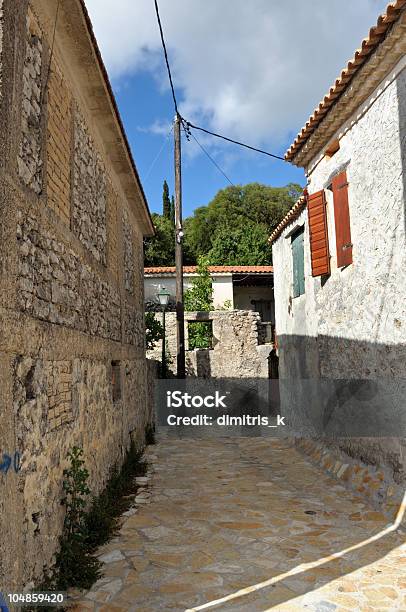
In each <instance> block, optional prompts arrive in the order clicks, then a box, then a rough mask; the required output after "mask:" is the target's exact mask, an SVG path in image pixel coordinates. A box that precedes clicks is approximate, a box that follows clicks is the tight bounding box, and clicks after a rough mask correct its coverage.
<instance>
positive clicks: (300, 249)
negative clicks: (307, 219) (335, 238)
mask: <svg viewBox="0 0 406 612" xmlns="http://www.w3.org/2000/svg"><path fill="white" fill-rule="evenodd" d="M292 259H293V297H298V296H299V295H303V293H304V292H305V274H304V228H303V227H301V228H300V230H298V231H297V232H295V233H294V234H293V235H292Z"/></svg>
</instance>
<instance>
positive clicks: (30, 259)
mask: <svg viewBox="0 0 406 612" xmlns="http://www.w3.org/2000/svg"><path fill="white" fill-rule="evenodd" d="M53 41H54V44H53ZM0 216H1V224H0V258H1V267H0V390H1V391H0V392H1V402H0V406H1V417H0V452H1V453H2V460H1V461H2V463H1V471H0V488H1V494H0V516H1V527H0V577H1V580H0V582H1V584H2V585H4V586H5V585H7V586H8V587H10V588H13V587H15V588H16V589H17V590H20V589H21V588H22V587H23V586H24V585H27V584H29V583H30V582H34V583H37V582H38V581H39V579H40V578H41V574H42V571H43V568H44V567H47V566H50V565H52V563H53V560H54V554H55V551H56V550H57V546H58V536H59V535H60V533H61V529H62V525H63V513H64V508H63V506H61V503H60V500H61V495H62V480H63V475H62V472H63V469H64V468H65V467H66V456H67V452H68V450H70V449H71V448H72V447H73V446H74V445H78V446H81V447H83V449H84V458H85V461H86V467H87V468H88V469H89V472H90V480H89V484H90V487H91V490H92V493H94V494H97V493H98V492H99V491H100V490H101V489H102V488H103V486H104V484H105V483H106V480H107V478H108V476H109V473H110V470H111V468H112V466H113V464H120V462H121V461H122V459H123V456H124V453H125V450H126V449H127V448H128V447H129V445H130V441H131V440H134V442H135V443H136V444H137V445H139V446H140V445H142V444H143V443H144V434H145V428H146V426H147V424H148V422H149V419H150V414H149V410H150V408H149V404H148V394H147V368H148V366H147V362H146V359H145V333H144V297H143V252H142V244H143V237H144V236H147V235H151V234H152V233H153V226H152V223H151V219H150V215H149V211H148V207H147V202H146V200H145V196H144V193H143V190H142V186H141V183H140V180H139V177H138V174H137V170H136V168H135V165H134V161H133V159H132V157H131V152H130V149H129V145H128V142H127V140H126V136H125V133H124V130H123V126H122V123H121V120H120V116H119V113H118V110H117V107H116V103H115V100H114V97H113V93H112V90H111V87H110V85H109V81H108V77H107V74H106V71H105V68H104V66H103V63H102V60H101V56H100V53H99V51H98V48H97V44H96V41H95V38H94V35H93V32H92V28H91V24H90V21H89V17H88V14H87V12H86V8H85V5H84V2H83V1H82V0H64V1H63V2H60V3H59V6H58V3H57V2H55V0H29V1H28V0H19V1H18V2H16V1H15V0H0Z"/></svg>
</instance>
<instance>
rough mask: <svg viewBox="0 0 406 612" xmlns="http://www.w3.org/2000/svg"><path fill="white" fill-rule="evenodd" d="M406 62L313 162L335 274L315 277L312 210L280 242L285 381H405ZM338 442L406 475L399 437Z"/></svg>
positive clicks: (312, 180)
mask: <svg viewBox="0 0 406 612" xmlns="http://www.w3.org/2000/svg"><path fill="white" fill-rule="evenodd" d="M404 64H405V62H403V64H401V65H399V66H397V67H395V68H394V70H393V71H392V72H391V74H390V75H389V76H388V78H387V79H385V80H384V81H383V82H382V83H381V84H380V85H379V87H378V88H377V89H376V91H375V92H374V93H373V94H372V96H371V97H370V98H369V99H368V100H367V101H366V102H365V103H364V104H363V105H362V108H359V109H358V110H357V112H356V113H355V114H354V115H353V117H351V118H350V119H349V120H348V122H347V123H346V124H345V125H343V126H342V127H341V128H340V130H339V131H338V132H337V134H336V135H335V138H338V137H339V138H340V149H339V150H338V151H337V152H336V153H335V155H334V156H332V157H328V156H324V157H320V155H319V154H318V155H317V157H316V158H315V159H314V160H313V161H312V163H311V164H310V165H309V168H307V171H308V174H309V187H308V189H309V193H314V192H316V191H318V190H320V189H325V193H326V197H327V219H328V234H329V247H330V254H331V259H330V263H331V274H330V275H329V276H328V277H325V278H320V277H316V278H314V277H312V274H311V262H310V249H309V228H308V217H307V210H304V211H303V212H302V214H301V215H300V217H299V218H298V219H297V220H296V221H294V222H293V223H291V224H290V225H289V226H288V227H287V228H286V229H285V230H284V232H283V233H282V235H281V236H280V237H279V238H278V240H277V241H276V243H275V244H274V246H273V261H274V270H275V303H276V328H277V334H278V343H279V355H280V364H279V365H280V375H281V377H282V378H293V379H295V380H297V381H300V379H307V378H312V377H314V378H318V377H322V378H328V379H348V378H358V379H374V378H375V379H380V380H385V379H393V378H405V374H406V367H405V363H406V339H405V331H404V330H405V326H406V306H405V300H404V295H405V292H406V280H405V279H406V276H405V274H402V273H401V271H402V270H404V269H405V266H406V251H405V241H406V239H405V191H404V177H405V176H406V168H405V167H404V165H403V164H402V146H401V143H404V142H405V139H406V131H405V123H404V122H403V123H402V121H401V116H402V114H403V115H404V113H405V110H404V109H405V108H406V98H405V96H404V95H403V96H399V91H403V92H405V91H406V69H405V67H404ZM343 168H346V172H347V178H348V183H349V186H348V189H349V209H350V223H351V239H352V243H353V249H352V251H353V263H352V264H351V265H349V266H347V267H345V268H338V267H337V260H336V244H335V223H334V204H333V196H332V192H331V191H330V190H329V189H328V186H329V185H330V183H331V179H332V176H334V174H335V173H337V172H338V171H340V170H342V169H343ZM300 225H304V229H305V237H304V242H305V294H304V295H302V296H300V297H296V298H294V297H293V292H292V254H291V245H290V238H289V236H290V234H291V232H292V231H293V230H294V229H295V227H297V226H300ZM304 397H306V396H305V395H304ZM307 401H309V402H310V401H311V400H310V399H309V398H308V400H307ZM312 401H316V398H313V400H312ZM377 434H379V432H377ZM330 443H331V444H332V442H330ZM339 446H340V448H341V449H344V450H345V451H346V452H347V453H348V454H350V455H351V456H353V457H357V458H362V459H363V460H365V461H367V462H369V463H372V464H376V465H384V464H387V465H389V466H390V467H391V469H392V472H393V474H394V477H395V478H396V479H397V480H399V479H403V480H404V479H406V464H405V460H404V458H403V457H404V456H405V454H404V449H405V444H404V442H402V441H401V440H395V439H393V440H390V439H387V440H383V439H379V438H376V439H374V440H372V439H371V440H366V439H363V440H361V439H348V440H341V441H340V442H339Z"/></svg>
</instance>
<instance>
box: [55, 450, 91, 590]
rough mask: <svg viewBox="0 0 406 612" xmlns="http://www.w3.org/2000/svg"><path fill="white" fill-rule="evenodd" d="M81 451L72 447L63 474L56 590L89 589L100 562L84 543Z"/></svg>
mask: <svg viewBox="0 0 406 612" xmlns="http://www.w3.org/2000/svg"><path fill="white" fill-rule="evenodd" d="M82 456H83V450H82V449H81V448H78V447H77V446H74V447H73V448H72V450H71V451H69V453H68V459H69V460H70V467H69V468H68V469H65V470H64V471H63V475H64V477H65V478H64V481H63V490H64V492H65V497H64V498H63V500H62V504H63V505H65V506H66V514H65V521H64V531H63V534H62V537H61V539H60V550H59V552H58V554H57V566H58V579H57V580H58V587H59V588H61V589H66V588H68V587H70V586H75V587H78V588H82V589H87V588H89V587H90V586H91V585H92V584H93V582H95V581H96V580H97V579H98V578H99V576H100V567H101V564H100V562H99V561H98V560H97V559H96V558H95V557H93V556H92V555H91V552H92V551H91V550H89V547H88V545H87V542H86V521H85V519H86V504H87V497H88V495H89V494H90V489H89V487H88V485H87V481H88V479H89V472H88V471H87V469H86V468H85V467H84V464H85V462H84V461H83V459H82Z"/></svg>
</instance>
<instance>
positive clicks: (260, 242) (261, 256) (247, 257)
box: [209, 221, 272, 266]
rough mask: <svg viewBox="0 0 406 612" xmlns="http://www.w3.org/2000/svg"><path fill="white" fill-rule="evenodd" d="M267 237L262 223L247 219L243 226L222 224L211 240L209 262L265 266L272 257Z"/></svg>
mask: <svg viewBox="0 0 406 612" xmlns="http://www.w3.org/2000/svg"><path fill="white" fill-rule="evenodd" d="M268 237H269V233H268V230H267V229H266V227H265V226H264V225H263V224H259V223H257V224H255V223H253V222H252V221H247V223H246V225H245V226H244V227H241V226H236V227H230V226H228V225H224V226H223V227H221V228H219V229H218V230H217V231H216V235H215V238H214V240H213V241H212V247H211V249H210V251H209V258H210V262H211V263H212V264H213V265H223V266H236V265H239V266H266V265H268V264H269V263H270V261H271V259H272V249H271V246H270V245H269V244H268Z"/></svg>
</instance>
